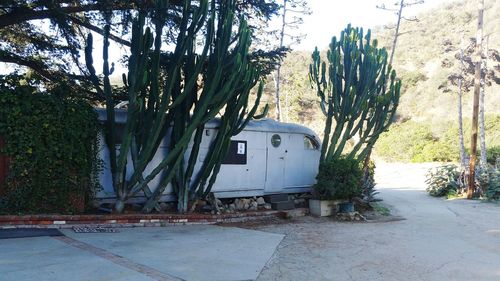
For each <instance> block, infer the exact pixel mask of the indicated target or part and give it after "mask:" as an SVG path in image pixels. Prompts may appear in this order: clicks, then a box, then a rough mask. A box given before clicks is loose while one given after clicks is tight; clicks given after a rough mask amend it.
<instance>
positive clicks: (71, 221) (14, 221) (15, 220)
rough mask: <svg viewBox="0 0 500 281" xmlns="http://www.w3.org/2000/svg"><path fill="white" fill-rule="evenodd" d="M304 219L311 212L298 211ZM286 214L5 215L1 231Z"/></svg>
mask: <svg viewBox="0 0 500 281" xmlns="http://www.w3.org/2000/svg"><path fill="white" fill-rule="evenodd" d="M294 212H296V213H299V214H301V215H305V214H307V212H308V209H305V208H302V209H295V210H294ZM287 216H288V213H287V212H286V211H254V212H242V213H234V214H221V215H211V214H186V215H182V214H109V215H23V216H15V215H5V216H0V229H2V228H23V227H50V228H71V227H73V226H76V225H98V226H108V227H136V226H166V225H183V224H216V223H228V222H244V221H250V220H258V219H265V218H272V217H287Z"/></svg>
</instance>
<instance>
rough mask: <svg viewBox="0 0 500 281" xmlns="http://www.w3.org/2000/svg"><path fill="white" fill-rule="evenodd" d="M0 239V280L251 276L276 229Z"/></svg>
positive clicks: (200, 228) (276, 239)
mask: <svg viewBox="0 0 500 281" xmlns="http://www.w3.org/2000/svg"><path fill="white" fill-rule="evenodd" d="M119 231H120V232H119V233H84V234H83V233H74V232H73V231H72V230H67V229H66V230H63V232H64V234H65V235H66V236H62V237H37V238H18V239H3V240H0V280H2V281H4V280H5V281H7V280H47V281H49V280H50V281H52V280H72V281H75V280H89V281H95V280H120V281H122V280H123V281H124V280H127V281H128V280H138V281H139V280H200V281H205V280H214V281H215V280H217V281H219V280H221V281H222V280H228V281H238V280H255V279H256V278H257V276H258V274H259V273H260V271H261V270H262V268H263V267H264V265H265V264H266V262H267V261H268V260H269V258H270V257H271V256H272V254H273V253H274V251H275V249H276V247H277V245H278V244H279V243H280V241H281V240H282V238H283V235H281V234H273V233H266V232H261V231H255V230H248V229H241V228H235V227H233V228H228V227H219V226H210V225H190V226H175V227H153V228H142V227H141V228H123V229H120V230H119Z"/></svg>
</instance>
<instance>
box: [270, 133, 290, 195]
mask: <svg viewBox="0 0 500 281" xmlns="http://www.w3.org/2000/svg"><path fill="white" fill-rule="evenodd" d="M287 139H288V138H285V137H284V134H280V133H272V132H270V133H267V146H266V152H267V159H266V186H265V192H266V193H276V192H280V191H282V190H283V187H284V184H285V162H286V154H287V152H288V151H287V143H286V142H287Z"/></svg>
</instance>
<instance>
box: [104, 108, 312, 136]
mask: <svg viewBox="0 0 500 281" xmlns="http://www.w3.org/2000/svg"><path fill="white" fill-rule="evenodd" d="M96 111H97V113H98V114H99V120H101V121H105V120H106V110H105V109H104V108H96ZM115 120H116V123H125V122H126V120H127V110H126V109H115ZM219 124H220V119H214V120H212V121H210V122H208V123H207V125H206V128H207V129H217V128H218V127H219ZM245 131H257V132H275V133H295V134H305V135H309V136H315V135H316V134H315V133H314V131H313V130H311V129H309V128H307V127H304V126H301V125H297V124H291V123H282V122H277V121H275V120H272V119H267V118H266V119H261V120H252V121H250V122H248V125H247V126H246V127H245Z"/></svg>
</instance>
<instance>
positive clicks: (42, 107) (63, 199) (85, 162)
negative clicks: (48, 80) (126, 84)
mask: <svg viewBox="0 0 500 281" xmlns="http://www.w3.org/2000/svg"><path fill="white" fill-rule="evenodd" d="M97 132H98V125H97V116H96V113H95V112H94V110H93V108H92V107H91V106H90V105H89V104H87V103H85V102H82V101H77V100H71V99H64V98H61V97H60V96H59V97H58V96H56V95H55V94H52V93H46V92H39V91H38V89H37V88H36V87H31V86H29V85H28V84H26V83H23V80H22V78H21V77H13V76H8V77H1V76H0V136H2V137H3V138H4V139H5V147H4V149H3V150H2V151H0V154H3V155H7V156H8V157H9V158H10V167H9V173H8V176H7V180H6V183H5V190H4V194H3V195H2V197H0V212H2V213H40V212H44V213H54V212H59V213H73V212H76V211H78V210H79V209H81V207H82V204H83V203H84V198H85V197H87V198H88V197H90V196H92V192H91V191H92V190H95V188H96V187H97V186H98V183H97V182H98V180H97V169H98V167H99V166H98V165H97V164H98V161H97V145H96V144H97V143H96V142H97Z"/></svg>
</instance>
